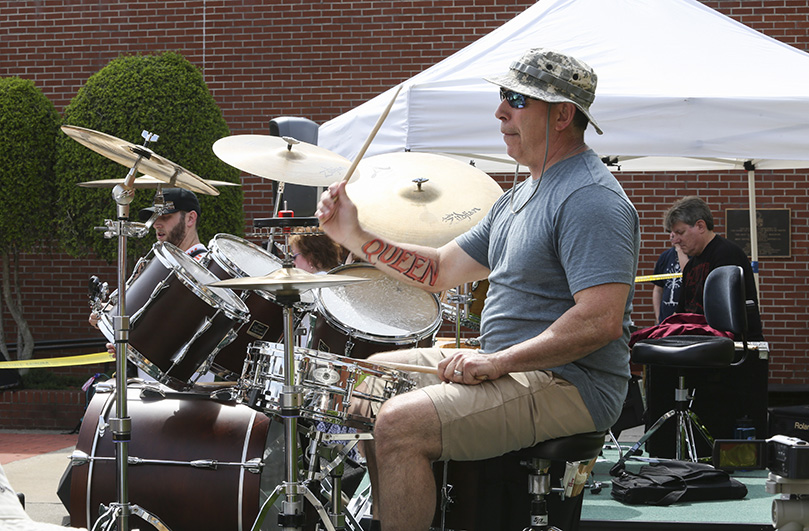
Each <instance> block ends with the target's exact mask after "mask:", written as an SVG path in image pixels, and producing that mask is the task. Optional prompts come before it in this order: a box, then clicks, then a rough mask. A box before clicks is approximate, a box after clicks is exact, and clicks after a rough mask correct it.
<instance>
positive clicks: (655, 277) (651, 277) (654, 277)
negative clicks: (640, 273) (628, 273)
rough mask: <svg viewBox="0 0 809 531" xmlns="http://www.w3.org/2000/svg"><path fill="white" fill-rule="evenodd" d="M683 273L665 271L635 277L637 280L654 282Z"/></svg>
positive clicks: (677, 276)
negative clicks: (658, 273) (660, 273)
mask: <svg viewBox="0 0 809 531" xmlns="http://www.w3.org/2000/svg"><path fill="white" fill-rule="evenodd" d="M682 276H683V274H682V273H664V274H662V275H646V276H645V277H635V282H653V281H655V280H667V279H669V278H680V277H682Z"/></svg>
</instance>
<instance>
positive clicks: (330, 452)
mask: <svg viewBox="0 0 809 531" xmlns="http://www.w3.org/2000/svg"><path fill="white" fill-rule="evenodd" d="M370 439H373V435H372V434H370V433H324V432H322V431H315V433H314V437H313V438H312V440H311V443H310V449H309V454H310V459H309V473H308V479H309V481H315V480H320V481H322V480H324V479H326V477H327V476H328V478H329V479H330V485H331V492H330V493H327V494H329V495H330V500H331V507H330V511H329V513H328V514H329V519H330V521H331V523H332V524H333V525H334V527H335V528H336V529H337V530H338V531H340V530H343V529H345V526H346V518H348V523H349V524H350V525H351V529H361V526H360V524H359V523H358V522H357V520H356V518H355V517H354V515H352V514H351V511H350V510H348V508H347V507H345V503H344V502H343V486H342V481H343V471H344V469H345V464H344V463H345V460H346V458H347V457H348V454H349V453H351V450H353V449H354V448H355V447H356V446H357V444H358V443H359V442H360V441H361V440H370ZM323 442H338V443H340V444H337V445H324V444H321V443H323ZM321 457H322V458H324V459H326V460H327V461H329V462H328V463H327V464H325V465H323V466H320V465H319V462H320V458H321Z"/></svg>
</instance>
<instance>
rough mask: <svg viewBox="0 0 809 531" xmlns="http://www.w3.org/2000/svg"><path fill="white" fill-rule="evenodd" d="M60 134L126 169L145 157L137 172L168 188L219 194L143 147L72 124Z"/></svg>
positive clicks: (63, 127)
mask: <svg viewBox="0 0 809 531" xmlns="http://www.w3.org/2000/svg"><path fill="white" fill-rule="evenodd" d="M62 131H64V133H65V134H66V135H68V136H69V137H70V138H72V139H73V140H75V141H76V142H78V143H79V144H81V145H83V146H85V147H88V148H90V149H91V150H93V151H95V152H96V153H100V154H101V155H103V156H105V157H107V158H108V159H110V160H114V161H115V162H117V163H118V164H122V165H124V166H126V167H129V168H131V167H132V166H133V165H134V164H135V161H137V160H138V157H139V156H140V155H141V154H145V155H147V156H148V158H147V156H144V157H142V158H141V159H140V162H139V163H138V169H137V171H138V172H139V173H143V174H148V175H151V176H153V177H155V178H157V179H160V180H161V181H164V182H166V183H168V184H169V185H171V186H175V187H179V188H185V189H186V190H191V191H192V192H197V193H200V194H206V195H219V190H217V189H216V188H214V187H213V186H211V185H209V184H207V183H206V182H205V181H204V180H203V179H202V178H201V177H199V176H198V175H196V174H194V173H191V172H190V171H188V170H186V169H185V168H183V167H182V166H180V165H178V164H175V163H173V162H171V161H170V160H168V159H165V158H163V157H161V156H160V155H158V154H157V153H155V152H154V151H152V150H151V149H149V148H147V147H143V146H138V145H135V144H132V143H130V142H127V141H126V140H121V139H120V138H116V137H114V136H112V135H108V134H106V133H102V132H100V131H94V130H92V129H86V128H84V127H78V126H75V125H63V126H62Z"/></svg>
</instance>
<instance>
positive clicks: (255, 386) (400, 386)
mask: <svg viewBox="0 0 809 531" xmlns="http://www.w3.org/2000/svg"><path fill="white" fill-rule="evenodd" d="M294 357H295V364H294V368H293V385H296V386H300V387H302V388H303V404H302V406H301V416H303V417H305V418H309V419H313V420H322V421H325V422H331V423H332V424H340V425H344V426H349V427H352V428H357V429H364V430H367V429H369V428H372V427H373V425H374V421H373V418H372V416H371V414H370V413H368V412H367V411H368V410H369V409H370V408H367V407H364V408H358V407H355V408H350V406H351V403H352V401H354V402H357V401H358V400H364V401H366V402H367V403H368V404H365V405H368V406H371V405H373V404H381V403H382V402H384V401H385V400H387V399H389V398H391V397H393V396H395V395H397V394H400V393H404V392H407V391H409V390H410V389H412V388H413V387H414V386H415V383H414V382H413V381H412V380H410V379H409V378H408V377H407V375H406V374H405V373H403V372H402V371H398V370H394V369H388V368H385V367H381V366H379V365H375V364H373V363H371V362H368V361H363V360H356V359H351V358H346V357H343V356H338V355H337V354H330V353H328V352H318V351H316V350H311V349H307V348H301V347H297V348H295V356H294ZM244 374H245V376H244V377H243V378H242V379H241V380H240V385H241V386H242V401H243V402H247V403H249V405H251V406H252V407H258V408H261V409H264V410H267V411H273V412H280V411H281V393H282V391H283V386H284V345H283V344H280V343H267V342H264V341H256V342H255V343H253V344H252V345H251V346H250V348H249V349H248V353H247V359H246V360H245V366H244ZM371 379H373V383H374V385H369V384H370V383H371V381H370V380H371ZM366 380H369V381H367V382H366ZM363 384H364V385H363ZM360 409H362V410H365V411H366V414H363V413H361V412H360Z"/></svg>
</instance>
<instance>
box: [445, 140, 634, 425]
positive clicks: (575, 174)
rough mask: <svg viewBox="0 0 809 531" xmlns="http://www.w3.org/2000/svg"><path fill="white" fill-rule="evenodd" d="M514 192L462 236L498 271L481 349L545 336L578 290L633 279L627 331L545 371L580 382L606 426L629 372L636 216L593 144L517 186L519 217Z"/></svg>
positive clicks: (460, 241)
mask: <svg viewBox="0 0 809 531" xmlns="http://www.w3.org/2000/svg"><path fill="white" fill-rule="evenodd" d="M537 186H539V188H538V189H536V187H537ZM534 193H535V195H534V196H533V197H532V194H534ZM510 195H511V194H510V192H506V193H505V194H504V195H503V196H502V197H501V198H500V199H499V200H498V201H497V202H496V203H495V205H494V206H493V207H492V209H491V211H490V212H489V213H488V215H487V216H486V217H485V218H484V219H483V220H481V221H480V223H478V224H477V225H476V226H475V227H473V228H472V229H471V230H470V231H469V232H467V233H466V234H463V235H461V236H459V237H458V238H457V239H456V241H457V242H458V244H459V245H460V246H461V248H462V249H463V250H464V251H465V252H466V253H468V254H469V255H470V256H471V257H472V258H473V259H475V260H476V261H478V262H480V263H481V264H483V265H485V266H486V267H488V268H489V269H490V270H491V273H490V275H489V291H488V295H487V297H486V304H485V306H484V308H483V312H482V315H481V347H482V350H483V351H484V352H487V353H493V352H497V351H499V350H502V349H504V348H506V347H509V346H511V345H514V344H517V343H520V342H522V341H525V340H527V339H530V338H532V337H535V336H537V335H539V334H540V333H541V332H542V331H543V330H545V329H546V328H548V327H549V326H550V325H551V323H553V322H554V321H555V320H556V319H558V318H559V317H560V316H561V315H562V314H563V313H565V312H566V311H567V310H568V309H570V308H571V307H573V305H574V299H573V294H575V293H577V292H579V291H581V290H583V289H586V288H590V287H593V286H597V285H601V284H606V283H613V282H618V283H623V284H629V285H630V286H631V287H632V289H630V293H629V297H628V299H627V302H626V310H625V313H624V334H623V337H622V338H621V339H618V340H615V341H612V342H611V343H609V344H608V345H606V346H604V347H602V348H600V349H599V350H597V351H595V352H592V353H591V354H589V355H587V356H585V357H584V358H581V359H579V360H577V361H575V362H573V363H568V364H566V365H562V366H559V367H548V368H547V369H549V370H551V371H553V372H554V373H556V374H558V375H559V376H561V377H562V378H564V379H566V380H567V381H569V382H571V383H572V384H573V385H575V386H576V388H577V389H578V390H579V393H580V394H581V395H582V399H583V400H584V403H585V405H586V406H587V409H588V410H589V411H590V413H591V415H592V417H593V422H594V423H595V425H596V428H597V429H598V430H605V429H608V428H609V427H611V426H612V424H614V422H615V421H616V420H617V418H618V416H619V414H620V412H621V408H622V406H623V402H624V398H625V397H626V390H627V382H628V380H629V376H630V372H629V347H628V342H629V322H630V321H629V314H630V312H631V310H632V296H633V294H634V283H635V275H636V272H637V267H638V253H639V250H640V224H639V220H638V213H637V211H636V210H635V207H634V206H633V205H632V202H631V201H630V200H629V198H628V197H627V196H626V194H625V193H624V191H623V189H622V188H621V185H620V184H619V183H618V181H617V180H616V179H615V177H614V176H613V175H612V174H611V173H610V172H609V170H608V169H607V168H606V166H604V164H603V163H602V162H601V161H600V160H599V158H598V157H597V156H596V154H595V153H594V152H593V151H587V152H585V153H582V154H580V155H577V156H575V157H571V158H569V159H566V160H564V161H562V162H559V163H557V164H555V165H553V166H552V167H551V168H550V169H548V170H547V171H546V172H545V175H544V176H543V178H542V180H541V182H537V181H536V180H534V179H527V180H526V181H524V182H522V183H520V184H519V185H517V187H516V188H515V193H514V201H513V209H515V210H516V209H518V208H519V207H520V206H522V205H523V204H525V203H526V201H528V203H527V204H526V205H525V208H523V209H522V210H521V211H519V212H518V213H517V214H512V213H511V210H512V206H511V204H510ZM529 198H530V199H529Z"/></svg>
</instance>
